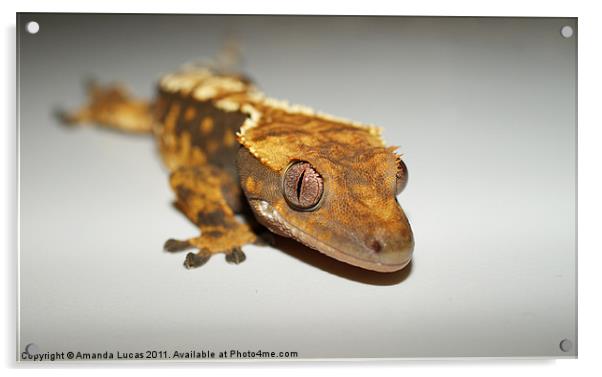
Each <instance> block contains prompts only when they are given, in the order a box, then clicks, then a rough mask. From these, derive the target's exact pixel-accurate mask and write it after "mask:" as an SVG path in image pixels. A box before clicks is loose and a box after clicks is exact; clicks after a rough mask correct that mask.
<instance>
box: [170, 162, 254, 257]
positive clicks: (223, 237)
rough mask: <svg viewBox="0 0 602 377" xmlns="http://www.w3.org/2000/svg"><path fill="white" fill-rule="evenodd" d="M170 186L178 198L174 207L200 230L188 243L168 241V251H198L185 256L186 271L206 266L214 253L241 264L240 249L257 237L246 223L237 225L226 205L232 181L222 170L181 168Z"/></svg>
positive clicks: (204, 167) (229, 207) (208, 167)
mask: <svg viewBox="0 0 602 377" xmlns="http://www.w3.org/2000/svg"><path fill="white" fill-rule="evenodd" d="M170 185H171V187H172V189H173V190H174V191H175V193H176V196H177V201H176V205H177V207H178V208H179V209H180V210H181V211H182V212H183V213H184V214H185V215H186V217H188V218H189V219H190V220H191V221H192V222H194V223H195V224H196V225H197V226H198V227H199V229H200V232H201V234H200V236H198V237H193V238H190V239H187V240H175V239H169V240H167V242H165V246H164V248H165V250H166V251H170V252H175V251H182V250H188V249H197V250H198V251H197V252H196V253H193V252H190V253H188V255H187V256H186V260H185V262H184V266H185V267H186V268H194V267H199V266H202V265H203V264H205V263H206V262H207V261H208V260H209V258H210V257H211V256H212V255H213V254H218V253H223V254H225V255H226V261H228V262H230V263H235V264H238V263H241V262H243V261H244V260H245V254H244V253H243V252H242V250H241V247H242V246H243V245H246V244H250V243H254V242H256V240H257V237H256V235H255V234H254V233H253V232H252V231H251V229H250V228H249V226H248V225H247V224H243V223H240V222H239V221H238V220H237V219H236V217H235V215H234V211H233V209H232V204H229V203H228V201H229V200H228V199H229V197H231V196H232V191H233V187H236V186H232V185H235V182H234V181H233V179H232V178H231V177H230V176H229V175H228V174H227V173H226V172H224V171H223V170H221V169H218V168H216V167H215V166H212V165H203V166H201V167H182V168H180V169H178V170H176V171H175V172H174V173H172V175H171V177H170Z"/></svg>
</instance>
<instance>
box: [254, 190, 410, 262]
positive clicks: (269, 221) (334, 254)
mask: <svg viewBox="0 0 602 377" xmlns="http://www.w3.org/2000/svg"><path fill="white" fill-rule="evenodd" d="M249 203H250V204H251V207H252V208H253V210H254V212H255V213H256V214H257V215H258V216H257V217H258V220H259V222H261V223H262V224H263V225H265V226H266V227H267V228H268V229H270V230H271V231H272V232H274V233H277V234H280V235H282V236H285V237H290V238H292V239H294V240H296V241H297V242H300V243H302V244H304V245H305V246H307V247H310V248H312V249H314V250H317V251H319V252H321V253H322V254H325V255H327V256H329V257H331V258H334V259H337V260H339V261H341V262H345V263H348V264H351V265H354V266H357V267H361V268H364V269H367V270H372V271H378V272H394V271H399V270H401V269H403V268H404V267H405V266H407V265H408V264H409V263H410V261H411V259H412V258H411V255H412V247H410V248H409V250H407V252H406V255H407V257H405V258H404V259H403V260H401V261H399V262H396V263H391V262H385V261H382V260H378V259H365V258H360V257H357V256H354V255H350V254H347V253H345V252H344V251H342V250H340V249H338V248H335V247H333V246H331V245H329V244H327V243H325V242H324V241H321V240H319V239H317V238H315V237H314V236H312V235H310V234H307V233H305V232H304V231H303V230H301V229H299V228H298V227H297V226H295V225H293V224H291V223H289V222H288V221H286V220H285V219H284V218H283V217H282V216H281V215H280V213H279V212H278V211H277V210H276V209H275V208H274V207H272V206H271V205H270V204H269V203H268V202H266V201H265V200H260V199H251V200H249Z"/></svg>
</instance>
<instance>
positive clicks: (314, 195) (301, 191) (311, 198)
mask: <svg viewBox="0 0 602 377" xmlns="http://www.w3.org/2000/svg"><path fill="white" fill-rule="evenodd" d="M282 191H283V192H284V198H285V199H286V201H287V202H288V204H289V205H290V206H291V207H292V208H293V209H297V210H301V211H312V210H314V209H316V208H317V205H318V203H320V198H322V193H323V192H324V181H323V180H322V177H321V176H320V174H318V172H317V171H316V169H314V168H313V167H312V166H311V165H310V163H309V162H306V161H296V162H293V163H292V164H291V165H289V167H288V168H287V169H286V172H285V173H284V179H283V180H282Z"/></svg>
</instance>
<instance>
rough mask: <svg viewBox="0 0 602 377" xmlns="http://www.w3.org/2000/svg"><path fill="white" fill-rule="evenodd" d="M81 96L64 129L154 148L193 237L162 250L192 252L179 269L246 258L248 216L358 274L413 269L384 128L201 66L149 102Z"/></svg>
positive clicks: (111, 92) (165, 80)
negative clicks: (148, 140)
mask: <svg viewBox="0 0 602 377" xmlns="http://www.w3.org/2000/svg"><path fill="white" fill-rule="evenodd" d="M88 92H89V101H88V103H87V104H85V105H84V106H83V107H81V108H80V109H77V110H75V111H73V112H67V113H63V114H62V119H63V120H64V121H65V122H66V123H69V124H99V125H102V126H106V127H111V128H115V129H118V130H121V131H125V132H137V133H150V134H152V135H153V137H154V139H155V140H156V143H157V145H158V150H159V153H160V155H161V157H162V160H163V162H164V163H165V165H166V167H167V168H168V170H169V172H170V179H169V181H170V185H171V187H172V189H173V191H174V193H175V196H176V206H177V207H178V209H179V210H180V211H181V212H182V213H183V214H185V215H186V216H187V217H188V218H189V219H190V220H191V221H192V222H193V223H195V224H196V225H197V226H198V228H199V231H200V232H199V233H200V234H199V235H197V236H195V237H191V238H190V239H187V240H174V239H169V240H168V241H167V242H166V243H165V246H164V247H165V249H166V250H167V251H173V252H175V251H182V250H189V249H191V250H194V251H191V252H189V253H188V254H187V256H186V259H185V263H184V265H185V266H186V267H188V268H192V267H198V266H201V265H203V264H204V263H206V262H207V260H208V259H209V258H210V257H211V256H212V255H213V254H217V253H224V254H225V255H226V260H227V261H229V262H232V263H240V262H242V261H244V260H245V254H244V253H243V252H242V249H241V248H242V247H243V246H244V245H246V244H251V243H256V242H258V236H257V235H256V231H255V229H253V227H252V226H250V225H249V224H248V223H245V222H241V221H240V220H239V219H238V218H237V217H236V214H237V213H240V212H242V211H244V210H245V209H250V211H251V212H252V213H253V215H254V217H255V218H256V220H257V221H258V222H259V223H260V224H262V225H263V226H265V227H266V228H267V229H268V230H269V231H271V232H273V233H276V234H278V235H281V236H285V237H290V238H292V239H294V240H296V241H298V242H300V243H302V244H304V245H306V246H308V247H310V248H312V249H315V250H318V251H320V252H322V253H324V254H326V255H328V256H330V257H332V258H335V259H338V260H340V261H342V262H345V263H348V264H351V265H354V266H357V267H361V268H364V269H368V270H374V271H379V272H392V271H397V270H400V269H402V268H403V267H405V266H406V265H407V264H408V263H409V262H410V260H411V257H412V252H413V248H414V239H413V234H412V230H411V227H410V224H409V222H408V220H407V217H406V216H405V214H404V212H403V210H402V208H401V207H400V205H399V203H398V201H397V198H396V195H397V194H399V193H400V192H401V191H402V190H403V188H404V187H405V184H406V182H407V169H406V166H405V164H404V163H403V161H402V159H401V156H399V155H398V154H396V153H395V150H396V147H387V146H386V145H385V143H384V142H383V140H382V138H381V136H380V129H379V128H377V127H374V126H370V125H364V124H359V123H355V122H352V121H349V120H345V119H342V118H338V117H334V116H331V115H326V114H322V113H318V112H316V111H314V110H312V109H310V108H308V107H305V106H299V105H291V104H289V103H287V102H285V101H280V100H276V99H273V98H270V97H267V96H266V95H264V94H263V93H262V92H261V91H259V90H258V89H257V88H256V87H255V85H254V84H252V83H251V82H250V81H249V80H248V79H247V78H245V77H244V76H242V75H238V74H231V73H230V74H225V73H219V72H217V71H215V70H210V69H207V68H191V69H184V70H180V71H177V72H174V73H171V74H168V75H165V76H164V77H162V78H161V79H160V80H159V84H158V89H157V93H156V96H155V99H154V100H152V101H144V100H139V99H135V98H132V97H131V96H130V95H129V94H128V93H127V91H126V90H125V89H124V88H123V87H121V86H119V85H116V86H105V87H102V86H98V85H96V84H92V85H90V86H89V88H88Z"/></svg>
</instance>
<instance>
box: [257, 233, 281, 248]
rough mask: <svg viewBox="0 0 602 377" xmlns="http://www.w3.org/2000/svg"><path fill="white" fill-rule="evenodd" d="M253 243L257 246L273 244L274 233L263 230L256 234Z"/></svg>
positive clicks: (274, 241)
mask: <svg viewBox="0 0 602 377" xmlns="http://www.w3.org/2000/svg"><path fill="white" fill-rule="evenodd" d="M253 244H255V245H257V246H275V245H276V237H275V236H274V233H272V232H267V231H265V232H262V233H259V234H258V235H257V238H256V239H255V242H253Z"/></svg>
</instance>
